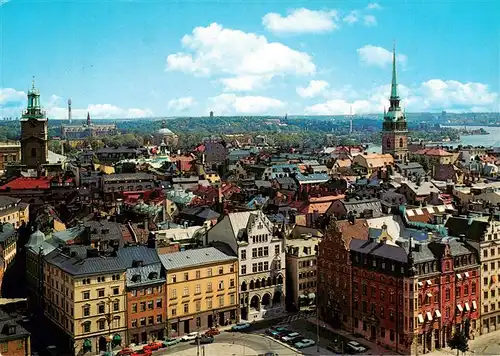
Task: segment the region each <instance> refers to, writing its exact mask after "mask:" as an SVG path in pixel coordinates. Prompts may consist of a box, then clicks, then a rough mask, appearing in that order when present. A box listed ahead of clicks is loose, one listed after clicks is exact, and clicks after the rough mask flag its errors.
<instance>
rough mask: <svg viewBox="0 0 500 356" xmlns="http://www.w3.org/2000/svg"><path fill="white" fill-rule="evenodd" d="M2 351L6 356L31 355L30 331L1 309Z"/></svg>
mask: <svg viewBox="0 0 500 356" xmlns="http://www.w3.org/2000/svg"><path fill="white" fill-rule="evenodd" d="M0 353H1V354H2V355H5V356H11V355H12V356H31V336H30V333H29V332H28V331H27V330H26V329H25V328H23V327H22V326H21V325H19V324H18V323H17V321H16V320H13V319H12V317H10V316H9V315H8V314H6V313H4V312H3V311H0Z"/></svg>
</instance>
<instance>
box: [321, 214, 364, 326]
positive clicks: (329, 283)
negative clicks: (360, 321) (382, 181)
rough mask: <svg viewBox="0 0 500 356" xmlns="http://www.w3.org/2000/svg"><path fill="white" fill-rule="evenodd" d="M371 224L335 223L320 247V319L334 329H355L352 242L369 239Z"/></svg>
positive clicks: (361, 221)
mask: <svg viewBox="0 0 500 356" xmlns="http://www.w3.org/2000/svg"><path fill="white" fill-rule="evenodd" d="M367 238H368V224H367V223H366V220H364V219H351V220H350V221H348V220H343V221H336V220H332V221H331V222H330V225H329V227H328V229H327V231H326V232H325V235H324V237H323V239H322V240H321V242H320V244H319V255H318V258H317V259H318V276H319V277H318V286H317V290H318V296H321V297H320V298H318V300H317V304H318V309H319V315H320V318H321V320H323V321H325V322H327V323H329V324H330V325H332V326H333V327H335V328H342V329H344V330H348V331H350V330H351V329H352V319H351V315H352V314H351V309H352V305H351V304H352V302H351V301H352V298H351V288H352V285H351V282H352V278H351V276H352V271H351V261H350V255H349V244H350V241H351V239H360V240H366V239H367Z"/></svg>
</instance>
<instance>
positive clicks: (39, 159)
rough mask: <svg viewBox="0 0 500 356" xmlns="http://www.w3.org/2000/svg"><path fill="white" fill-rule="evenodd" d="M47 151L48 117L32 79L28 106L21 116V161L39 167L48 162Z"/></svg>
mask: <svg viewBox="0 0 500 356" xmlns="http://www.w3.org/2000/svg"><path fill="white" fill-rule="evenodd" d="M48 152H49V149H48V119H47V116H46V115H45V112H43V111H42V108H41V106H40V92H39V91H38V90H37V89H36V88H35V81H34V80H33V85H32V87H31V89H30V90H28V106H27V108H26V110H25V111H24V112H23V115H22V116H21V162H22V164H23V165H24V166H26V168H29V169H39V168H41V166H42V165H44V164H47V163H48Z"/></svg>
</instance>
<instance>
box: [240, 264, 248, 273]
mask: <svg viewBox="0 0 500 356" xmlns="http://www.w3.org/2000/svg"><path fill="white" fill-rule="evenodd" d="M241 274H247V266H245V265H243V266H241Z"/></svg>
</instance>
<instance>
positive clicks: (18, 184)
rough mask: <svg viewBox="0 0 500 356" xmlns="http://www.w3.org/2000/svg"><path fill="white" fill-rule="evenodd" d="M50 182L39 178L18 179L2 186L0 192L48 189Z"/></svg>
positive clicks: (44, 178) (47, 179) (48, 179)
mask: <svg viewBox="0 0 500 356" xmlns="http://www.w3.org/2000/svg"><path fill="white" fill-rule="evenodd" d="M50 181H51V180H50V178H49V177H40V178H25V177H20V178H16V179H14V180H11V181H10V182H8V183H6V184H4V185H2V186H1V187H0V190H7V189H11V190H28V189H49V188H50Z"/></svg>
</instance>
